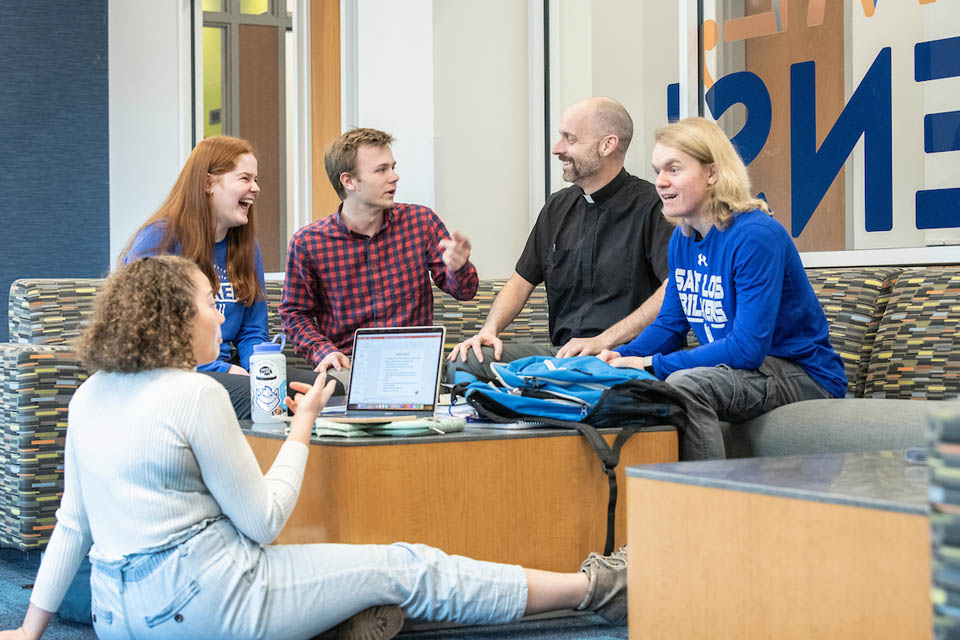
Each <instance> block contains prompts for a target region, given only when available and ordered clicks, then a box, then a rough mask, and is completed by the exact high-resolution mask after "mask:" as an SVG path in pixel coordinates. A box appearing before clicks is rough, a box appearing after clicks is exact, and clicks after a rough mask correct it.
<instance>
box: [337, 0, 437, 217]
mask: <svg viewBox="0 0 960 640" xmlns="http://www.w3.org/2000/svg"><path fill="white" fill-rule="evenodd" d="M356 45H357V46H356V51H357V85H356V88H357V103H356V104H357V122H355V123H349V124H352V125H354V126H360V127H373V128H376V129H382V130H384V131H387V132H388V133H390V134H392V135H394V136H395V137H396V141H395V142H394V144H393V153H394V156H395V158H396V160H397V173H399V174H400V183H399V185H398V186H397V200H398V201H400V202H413V203H417V204H423V205H426V206H428V207H434V206H435V201H436V196H435V192H434V79H433V2H432V0H403V1H402V2H395V1H385V0H358V1H357V41H356Z"/></svg>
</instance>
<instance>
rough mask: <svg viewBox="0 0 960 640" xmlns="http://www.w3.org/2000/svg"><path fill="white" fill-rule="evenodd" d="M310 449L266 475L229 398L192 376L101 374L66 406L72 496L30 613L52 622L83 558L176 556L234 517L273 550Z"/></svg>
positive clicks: (293, 452)
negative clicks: (206, 524)
mask: <svg viewBox="0 0 960 640" xmlns="http://www.w3.org/2000/svg"><path fill="white" fill-rule="evenodd" d="M307 451H308V449H307V447H306V446H304V445H303V444H301V443H298V442H287V443H285V444H284V445H283V446H282V447H281V448H280V452H279V453H278V454H277V458H276V460H275V461H274V463H273V466H272V467H271V468H270V470H269V471H268V472H267V473H266V475H264V474H263V473H261V471H260V467H259V465H258V464H257V461H256V458H254V455H253V452H252V451H251V450H250V445H249V444H247V441H246V439H245V438H244V436H243V434H242V432H241V431H240V426H239V424H238V423H237V419H236V416H235V415H234V412H233V407H232V406H231V404H230V398H229V396H228V395H227V392H226V390H225V389H224V388H223V387H222V386H221V385H220V384H219V383H218V382H216V381H215V380H213V379H212V378H210V377H208V376H205V375H203V374H199V373H195V372H192V371H181V370H173V369H161V370H155V371H145V372H141V373H136V374H118V373H103V372H100V373H97V374H95V375H93V376H91V377H90V379H89V380H87V381H86V382H84V383H83V384H82V385H81V386H80V388H79V389H77V392H76V393H75V394H74V396H73V399H72V400H71V401H70V413H69V417H68V427H67V443H66V451H65V455H64V493H63V499H62V501H61V503H60V509H59V510H58V511H57V526H56V528H55V529H54V531H53V534H52V535H51V536H50V543H49V545H48V546H47V551H46V554H44V558H43V562H42V563H41V565H40V571H39V572H38V573H37V580H36V584H35V586H34V589H33V594H32V595H31V597H30V601H31V602H32V603H34V604H35V605H37V606H38V607H40V608H41V609H45V610H47V611H56V609H57V608H58V607H59V606H60V601H61V600H63V596H64V594H65V593H66V590H67V587H68V586H69V584H70V581H71V580H72V578H73V575H74V574H75V573H76V571H77V567H79V565H80V562H81V561H82V559H83V556H84V555H85V554H86V553H87V550H88V549H90V546H91V544H93V549H92V550H91V552H90V553H91V557H94V558H103V559H108V560H114V559H119V558H121V557H122V556H125V555H128V554H131V553H142V552H144V551H150V550H154V549H161V548H165V547H169V546H171V545H173V544H176V543H177V542H179V541H180V540H182V539H183V538H185V537H186V536H187V535H188V534H189V532H190V530H191V528H193V527H195V526H197V525H198V524H199V523H201V522H203V521H204V520H206V519H208V518H216V517H218V516H221V515H225V516H226V517H228V518H229V519H230V520H231V521H232V522H233V524H234V526H236V527H237V529H239V530H240V531H241V532H243V533H244V534H245V535H246V536H247V537H249V538H251V539H253V540H255V541H257V542H259V543H261V544H268V543H270V542H271V541H273V539H274V538H276V537H277V534H279V533H280V530H281V529H282V528H283V525H284V523H286V521H287V518H288V517H289V515H290V512H291V511H293V507H294V504H295V503H296V501H297V495H298V493H299V491H300V485H301V482H302V481H303V469H304V466H305V465H306V461H307Z"/></svg>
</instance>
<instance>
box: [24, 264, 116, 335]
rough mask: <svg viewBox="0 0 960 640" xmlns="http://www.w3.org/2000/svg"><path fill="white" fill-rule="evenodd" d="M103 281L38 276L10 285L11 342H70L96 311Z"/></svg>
mask: <svg viewBox="0 0 960 640" xmlns="http://www.w3.org/2000/svg"><path fill="white" fill-rule="evenodd" d="M102 283H103V280H101V279H97V278H72V279H53V278H34V279H21V280H15V281H14V282H13V284H11V285H10V318H9V322H10V325H9V326H10V342H18V343H20V344H51V345H53V344H59V345H67V344H70V341H72V340H73V339H74V338H76V337H77V336H78V335H80V330H81V328H82V325H83V322H84V321H86V320H87V318H89V317H90V315H91V314H92V313H93V300H94V298H95V297H96V295H97V291H98V290H99V289H100V285H101V284H102Z"/></svg>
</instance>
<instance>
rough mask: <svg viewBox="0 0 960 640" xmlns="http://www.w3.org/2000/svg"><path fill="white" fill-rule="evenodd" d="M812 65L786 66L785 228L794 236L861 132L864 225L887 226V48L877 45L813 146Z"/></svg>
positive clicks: (889, 123) (890, 134) (889, 178)
mask: <svg viewBox="0 0 960 640" xmlns="http://www.w3.org/2000/svg"><path fill="white" fill-rule="evenodd" d="M815 72H816V68H815V66H814V63H813V62H812V61H810V62H798V63H796V64H793V65H791V66H790V174H791V182H792V184H791V187H790V191H791V207H792V211H791V225H790V227H791V229H790V230H791V233H792V234H793V237H794V238H796V237H799V235H800V234H801V233H802V232H803V229H804V227H806V226H807V222H809V221H810V217H811V216H812V215H813V212H814V211H815V210H816V208H817V205H819V204H820V201H821V200H822V199H823V196H824V194H826V192H827V189H828V188H829V187H830V184H831V183H832V182H833V180H834V178H835V177H836V176H837V173H839V172H840V168H841V167H842V166H843V163H844V162H845V161H846V159H847V157H848V156H849V155H850V152H851V151H853V147H854V146H855V145H856V144H857V141H858V140H859V139H860V136H861V135H862V136H863V137H864V154H863V155H864V174H865V182H866V184H865V189H864V191H865V194H864V205H865V213H866V215H865V218H866V220H865V223H866V224H865V226H866V229H867V231H889V230H890V229H892V228H893V124H892V119H893V114H892V106H891V103H892V94H891V86H890V47H886V48H884V49H881V50H880V53H879V54H877V57H876V59H875V60H874V61H873V64H872V65H871V66H870V69H869V70H868V71H867V73H866V75H865V76H864V77H863V80H862V81H861V82H860V86H858V87H857V90H856V91H854V93H853V95H852V96H851V97H850V101H849V102H847V104H846V106H845V107H844V108H843V111H842V112H840V116H839V117H838V118H837V121H836V122H835V123H834V125H833V128H832V129H830V132H829V133H828V134H827V137H826V138H825V139H824V141H823V144H822V145H821V146H820V149H819V150H817V116H816V104H817V100H816V84H815Z"/></svg>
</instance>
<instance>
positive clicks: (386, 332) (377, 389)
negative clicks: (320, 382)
mask: <svg viewBox="0 0 960 640" xmlns="http://www.w3.org/2000/svg"><path fill="white" fill-rule="evenodd" d="M443 333H444V332H443V328H442V327H408V328H400V329H358V330H357V332H356V335H355V336H354V340H353V362H352V364H351V372H350V392H349V395H348V400H347V409H348V410H364V409H372V410H381V409H385V410H393V411H433V410H434V409H435V408H436V406H435V405H436V401H437V385H438V384H439V380H440V360H441V358H442V356H443Z"/></svg>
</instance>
